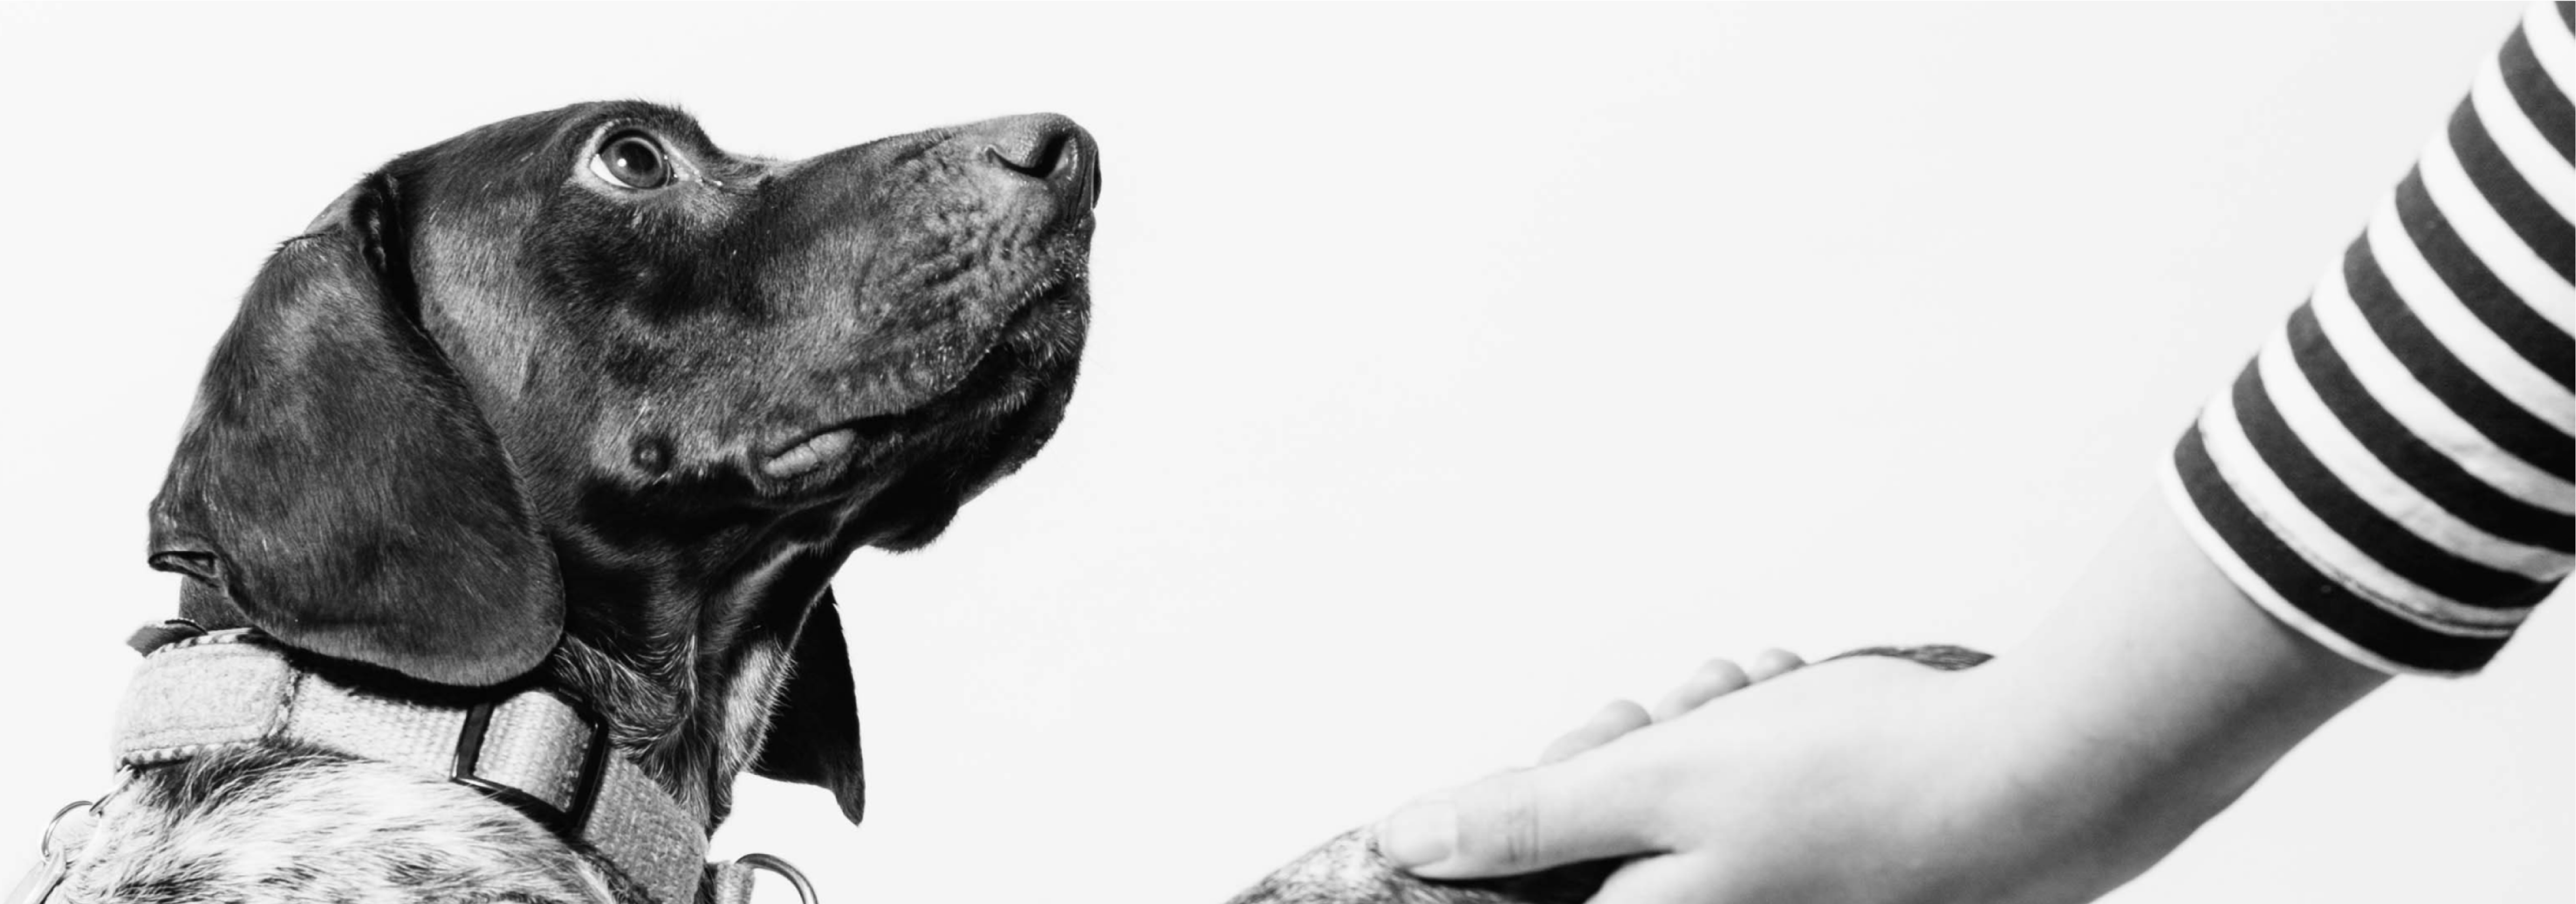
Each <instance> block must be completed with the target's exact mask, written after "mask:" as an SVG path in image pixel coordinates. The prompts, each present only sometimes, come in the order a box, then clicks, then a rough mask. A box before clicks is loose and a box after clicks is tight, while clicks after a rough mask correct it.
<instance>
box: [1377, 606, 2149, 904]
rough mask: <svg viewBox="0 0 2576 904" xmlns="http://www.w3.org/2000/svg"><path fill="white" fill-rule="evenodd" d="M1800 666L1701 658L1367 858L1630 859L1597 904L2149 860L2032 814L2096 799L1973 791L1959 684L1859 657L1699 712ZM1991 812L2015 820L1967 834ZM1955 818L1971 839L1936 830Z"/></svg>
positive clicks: (2100, 886)
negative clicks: (1695, 667)
mask: <svg viewBox="0 0 2576 904" xmlns="http://www.w3.org/2000/svg"><path fill="white" fill-rule="evenodd" d="M1801 665H1802V663H1801V662H1800V661H1799V660H1798V659H1797V658H1796V657H1795V656H1792V655H1789V654H1787V653H1783V652H1780V651H1776V650H1775V651H1769V652H1766V653H1764V654H1763V655H1761V656H1758V657H1756V658H1755V659H1753V660H1751V661H1749V662H1748V663H1747V664H1746V665H1745V666H1743V667H1738V666H1737V665H1735V664H1734V663H1731V662H1727V661H1724V660H1718V661H1712V662H1711V663H1709V664H1707V665H1706V666H1703V667H1702V668H1701V669H1700V670H1699V671H1698V672H1697V673H1695V674H1694V675H1693V676H1692V677H1691V678H1690V679H1689V680H1687V681H1685V682H1684V683H1683V684H1682V685H1681V686H1680V687H1677V688H1675V689H1674V690H1673V691H1672V692H1670V693H1668V694H1667V695H1665V697H1664V698H1663V699H1662V700H1661V701H1659V702H1658V703H1657V704H1656V705H1655V706H1654V707H1653V708H1652V709H1651V710H1650V709H1648V708H1645V707H1640V706H1638V705H1636V704H1634V703H1629V702H1626V701H1619V702H1614V703H1613V704H1611V705H1609V706H1607V707H1604V708H1603V709H1602V710H1601V711H1600V712H1598V713H1596V714H1595V715H1594V716H1593V717H1592V718H1591V719H1590V720H1588V721H1587V722H1586V723H1585V724H1584V725H1583V726H1581V727H1579V728H1577V729H1575V730H1574V731H1572V732H1570V733H1568V734H1567V735H1565V736H1564V737H1562V738H1560V739H1558V740H1557V741H1556V742H1554V743H1552V744H1550V745H1548V747H1547V750H1546V751H1545V753H1543V754H1542V755H1541V758H1540V761H1541V766H1540V768H1538V769H1533V770H1529V771H1524V772H1518V773H1511V774H1507V775H1503V776H1496V777H1494V778H1490V779H1487V780H1484V781H1481V782H1477V783H1473V784H1470V785H1468V786H1465V787H1463V788H1459V789H1455V790H1452V791H1449V792H1443V793H1441V794H1435V795H1432V796H1430V797H1428V798H1425V799H1423V800H1421V801H1417V802H1416V803H1415V804H1413V805H1409V806H1408V807H1406V808H1405V809H1404V810H1401V811H1399V812H1398V813H1397V814H1396V815H1394V816H1392V817H1390V818H1389V819H1387V820H1385V821H1384V822H1382V823H1381V824H1380V825H1379V826H1378V827H1377V832H1378V838H1379V849H1380V850H1381V851H1382V852H1384V854H1385V855H1386V856H1387V857H1388V858H1390V859H1392V860H1394V861H1396V862H1397V863H1400V864H1405V865H1408V866H1411V867H1412V868H1413V870H1414V871H1415V872H1416V873H1417V874H1419V875H1423V876H1427V877H1435V878H1469V877H1482V876H1492V875H1501V874H1512V873H1520V872H1527V871H1531V870H1537V869H1543V868H1546V867H1549V866H1554V865H1558V864H1563V863H1570V862H1577V861H1584V860H1595V859H1602V858H1612V857H1628V856H1639V855H1643V856H1642V857H1641V859H1638V860H1636V861H1634V862H1632V863H1630V864H1629V865H1628V866H1627V867H1625V868H1624V869H1622V870H1621V871H1619V872H1618V873H1617V874H1615V875H1614V876H1612V877H1611V879H1610V880H1609V882H1608V883H1607V884H1606V885H1604V886H1603V887H1602V890H1601V892H1600V894H1599V896H1598V897H1596V898H1594V899H1593V900H1594V901H1595V902H1598V904H1647V902H1654V904H1666V902H1673V904H1678V902H1722V901H1770V900H1792V901H1807V900H1814V901H1854V902H1877V901H1886V902H1896V901H1948V900H1962V899H1974V900H2014V901H2053V900H2086V899H2089V898H2091V897H2093V896H2096V895H2098V894H2100V893H2102V892H2104V891H2107V890H2109V889H2110V888H2111V887H2114V886H2116V885H2117V884H2119V883H2120V882H2121V881H2125V880H2126V879H2127V878H2129V877H2130V876H2133V875H2135V873H2136V872H2137V871H2139V870H2142V869H2144V868H2145V867H2146V866H2147V865H2149V864H2151V863H2153V862H2154V860H2155V859H2156V858H2157V857H2158V856H2160V855H2161V853H2162V851H2163V849H2164V848H2163V847H2157V846H2154V845H2152V844H2150V845H2145V846H2140V845H2137V844H2134V843H2122V842H2120V841H2118V840H2115V839H2101V838H2097V837H2095V833H2090V832H2082V831H2078V832H2072V833H2069V832H2066V831H2063V829H2064V828H2065V827H2066V826H2067V825H2068V824H2069V823H2068V822H2067V821H2066V820H2064V819H2060V820H2050V819H2045V818H2036V819H2035V818H2033V817H2041V816H2044V815H2045V814H2046V813H2048V812H2052V811H2053V812H2058V813H2062V814H2076V813H2085V812H2110V806H2109V804H2110V802H2109V801H2101V802H2095V803H2092V804H2085V803H2081V802H2076V801H2060V802H2058V803H2056V804H2054V805H2051V806H2047V807H2036V806H2031V805H2030V804H2029V802H2028V801H2020V800H2013V799H2012V798H2013V797H2014V796H2010V795H2007V796H2004V797H2001V798H1996V799H1988V800H1982V801H1980V800H1973V799H1971V798H1973V797H1975V796H1976V795H1975V794H1974V793H1973V791H1972V789H1975V788H1978V787H1980V786H1985V783H1983V782H1980V781H1976V780H1974V779H1972V778H1970V777H1971V776H1972V775H1974V774H1976V773H1977V772H1978V770H1977V769H1976V768H1975V767H1976V766H1977V765H1979V764H1980V763H1979V762H1978V760H1985V761H1988V762H1990V761H1991V758H1986V757H1977V756H1976V755H1975V754H1973V753H1972V751H1974V750H1975V749H1977V748H1979V747H1981V746H1983V744H1982V742H1981V741H1980V740H1979V738H1980V735H1979V733H1978V729H1980V726H1979V725H1978V723H1977V720H1974V719H1968V718H1962V717H1960V714H1958V713H1956V712H1955V711H1953V709H1952V707H1953V706H1954V705H1955V703H1956V702H1957V699H1958V698H1959V697H1961V696H1963V695H1960V694H1958V693H1956V691H1958V690H1960V685H1958V684H1956V683H1953V682H1952V681H1950V679H1952V678H1953V677H1955V676H1948V675H1944V674H1943V673H1941V672H1937V671H1933V670H1931V669H1927V668H1923V667H1921V666H1918V665H1915V664H1913V663H1910V662H1905V661H1902V660H1895V659H1876V660H1874V661H1872V660H1855V661H1853V662H1850V663H1848V664H1845V663H1837V664H1834V665H1832V666H1829V667H1825V668H1820V669H1816V670H1813V673H1812V674H1810V675H1802V676H1799V677H1797V678H1795V679H1793V680H1787V681H1781V682H1776V683H1774V684H1773V685H1772V686H1770V687H1767V688H1766V689H1764V690H1763V691H1762V693H1759V694H1745V695H1739V696H1737V697H1735V698H1733V699H1730V700H1728V701H1727V702H1725V703H1723V704H1719V705H1708V704H1710V702H1711V701H1714V700H1716V699H1718V698H1720V697H1724V696H1727V695H1729V694H1732V693H1734V692H1735V691H1738V690H1741V689H1743V688H1745V687H1748V686H1751V685H1754V684H1757V683H1761V682H1764V681H1767V680H1768V679H1772V678H1775V677H1778V676H1780V675H1784V674H1787V673H1789V672H1790V671H1793V670H1795V669H1797V668H1799V667H1800V666H1801ZM1953 757H1960V758H1963V759H1958V760H1954V759H1952V758H1953ZM1945 764H1948V765H1945ZM2005 787H2007V788H2009V787H2010V786H2009V785H2007V786H2005ZM2081 796H2082V795H2076V796H2075V797H2078V798H2080V797H2081ZM2006 802H2009V804H2010V807H2009V809H2010V812H2009V813H2006V814H2003V815H2006V816H2009V817H2011V819H2008V820H2006V821H2005V822H2003V823H2002V824H1980V821H1979V820H1978V819H1977V816H1976V814H1978V813H1981V812H1994V810H1995V808H1996V806H1997V805H1998V804H2003V803H2006ZM1986 822H1992V820H1988V821H1986ZM1963 823H1965V824H1967V825H1969V826H1972V827H1974V828H1973V831H1970V832H1964V833H1963V832H1956V831H1952V829H1953V827H1955V826H1959V825H1961V824H1963ZM2193 824H2196V821H2194V822H2193ZM2187 831H2188V826H2185V827H2183V828H2182V832H2186V833H2187ZM2127 834H2130V835H2133V836H2137V837H2151V836H2155V835H2157V834H2158V833H2155V832H2135V833H2127ZM2166 834H2170V835H2171V837H2172V838H2173V840H2175V841H2179V838H2180V834H2179V833H2166ZM2087 838H2092V839H2093V841H2091V842H2087V843H2084V844H2076V843H2074V842H2076V841H2078V840H2081V839H2087ZM2096 842H2098V843H2096ZM2169 846H2170V845H2165V846H2164V847H2169ZM2122 850H2131V851H2134V853H2132V854H2130V855H2128V856H2125V857H2123V856H2118V855H2117V854H2116V852H2118V851H2122ZM1819 852H1830V855H1829V856H1821V857H1820V856H1817V854H1818V853H1819ZM2004 877H2010V881H2009V882H1995V881H1988V880H1993V879H2002V878H2004ZM1999 886H2010V893H2008V894H2007V893H2006V890H2005V889H2004V888H2002V887H1999Z"/></svg>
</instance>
